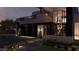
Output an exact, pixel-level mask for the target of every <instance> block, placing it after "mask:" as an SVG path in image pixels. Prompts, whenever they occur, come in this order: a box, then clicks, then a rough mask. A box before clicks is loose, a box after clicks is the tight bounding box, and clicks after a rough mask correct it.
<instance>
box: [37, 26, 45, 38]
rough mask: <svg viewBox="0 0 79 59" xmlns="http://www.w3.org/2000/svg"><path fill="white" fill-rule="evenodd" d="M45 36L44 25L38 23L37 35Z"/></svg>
mask: <svg viewBox="0 0 79 59" xmlns="http://www.w3.org/2000/svg"><path fill="white" fill-rule="evenodd" d="M43 36H44V25H38V26H37V37H43Z"/></svg>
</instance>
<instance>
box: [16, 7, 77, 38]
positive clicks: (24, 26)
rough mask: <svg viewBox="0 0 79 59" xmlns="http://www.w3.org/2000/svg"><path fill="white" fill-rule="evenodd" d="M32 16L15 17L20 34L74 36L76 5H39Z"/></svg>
mask: <svg viewBox="0 0 79 59" xmlns="http://www.w3.org/2000/svg"><path fill="white" fill-rule="evenodd" d="M39 9H40V10H39V11H35V12H33V13H32V16H27V17H21V18H17V19H16V23H17V32H18V31H20V35H25V36H34V37H43V36H45V35H55V36H74V23H75V20H74V17H75V15H77V14H78V8H76V7H41V8H39Z"/></svg>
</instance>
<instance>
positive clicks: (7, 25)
mask: <svg viewBox="0 0 79 59" xmlns="http://www.w3.org/2000/svg"><path fill="white" fill-rule="evenodd" d="M0 25H1V28H2V29H12V28H15V27H16V24H15V21H13V20H12V19H6V20H3V21H1V22H0Z"/></svg>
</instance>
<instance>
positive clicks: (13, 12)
mask: <svg viewBox="0 0 79 59" xmlns="http://www.w3.org/2000/svg"><path fill="white" fill-rule="evenodd" d="M37 10H39V9H38V8H36V7H0V21H1V20H4V19H6V18H12V19H16V18H18V17H24V16H30V15H31V14H32V12H33V11H37Z"/></svg>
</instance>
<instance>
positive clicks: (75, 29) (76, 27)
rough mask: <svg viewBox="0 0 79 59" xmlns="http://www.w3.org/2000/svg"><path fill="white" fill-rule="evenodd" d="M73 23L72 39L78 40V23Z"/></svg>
mask: <svg viewBox="0 0 79 59" xmlns="http://www.w3.org/2000/svg"><path fill="white" fill-rule="evenodd" d="M74 25H75V26H74V39H76V40H79V23H75V24H74Z"/></svg>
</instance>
